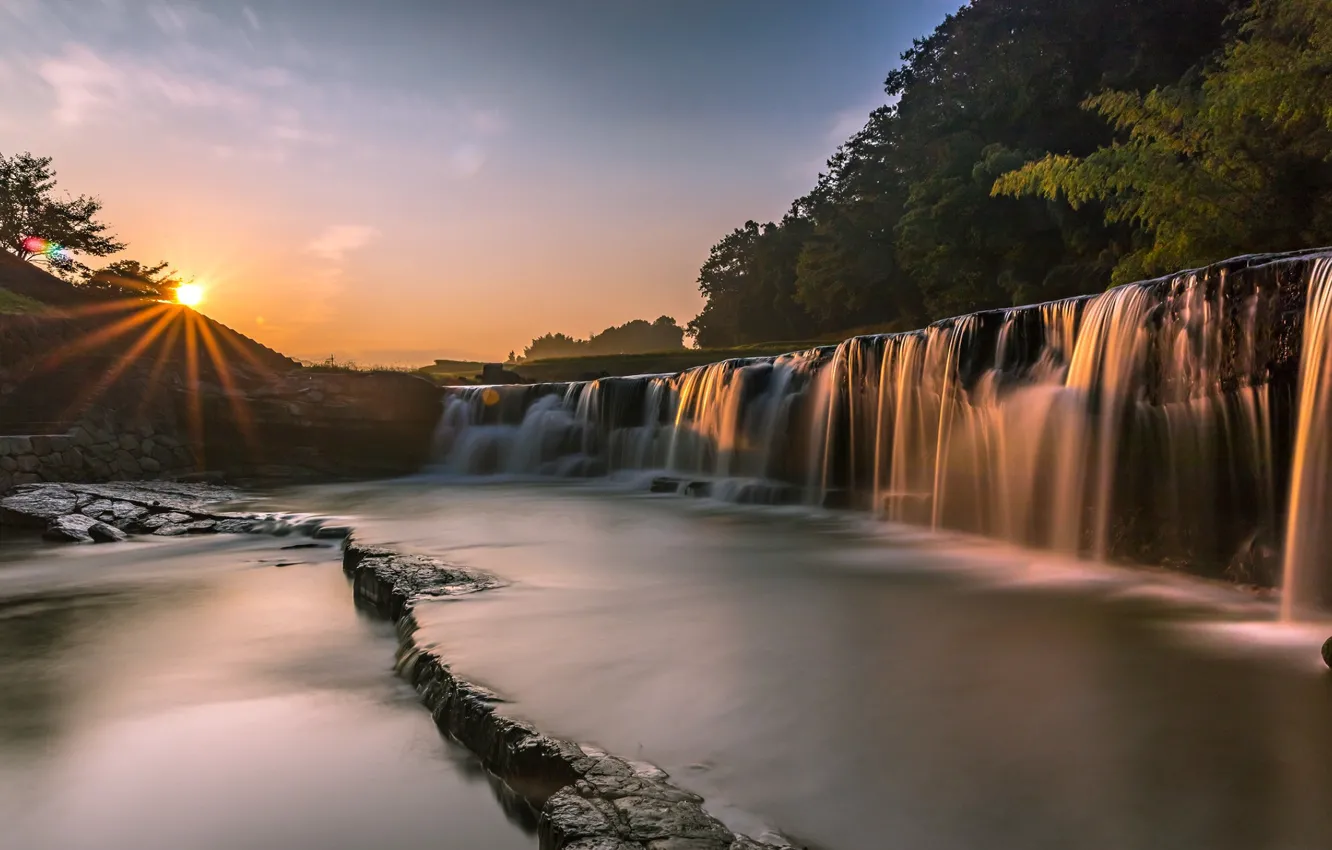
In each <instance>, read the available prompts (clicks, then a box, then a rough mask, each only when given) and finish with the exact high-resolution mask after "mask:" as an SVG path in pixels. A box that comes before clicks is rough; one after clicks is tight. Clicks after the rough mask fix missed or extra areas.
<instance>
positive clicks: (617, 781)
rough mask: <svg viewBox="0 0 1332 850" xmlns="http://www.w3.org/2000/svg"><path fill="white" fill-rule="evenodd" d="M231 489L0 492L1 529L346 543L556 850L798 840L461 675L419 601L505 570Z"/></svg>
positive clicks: (39, 487)
mask: <svg viewBox="0 0 1332 850" xmlns="http://www.w3.org/2000/svg"><path fill="white" fill-rule="evenodd" d="M243 495H244V494H242V493H240V492H239V491H235V490H229V489H226V488H223V487H216V486H212V485H202V484H186V483H176V482H140V483H115V484H29V485H24V486H21V487H19V488H18V489H17V490H16V491H14V492H13V493H11V494H10V495H9V496H7V497H6V498H4V499H3V500H0V526H9V527H15V528H23V529H29V530H38V531H41V532H42V536H43V537H44V538H46V539H47V540H51V541H56V542H70V543H103V542H116V541H121V540H125V539H128V536H129V535H131V534H151V535H155V536H166V537H174V536H179V535H185V534H226V533H232V534H243V533H251V534H256V533H258V534H265V533H266V534H278V535H282V534H291V533H296V534H301V535H305V536H309V537H314V538H322V539H337V538H346V539H345V542H344V547H343V570H344V572H346V573H347V575H348V576H349V577H350V578H351V580H352V590H353V595H354V598H355V600H356V602H357V604H358V605H360V606H362V607H363V608H368V609H370V610H371V611H373V612H374V613H375V614H377V615H378V616H381V617H384V618H386V619H389V620H392V621H394V622H395V623H396V624H397V630H398V638H399V648H398V657H397V671H398V673H399V675H401V676H402V677H403V678H404V679H406V680H407V681H408V682H410V683H411V684H412V685H413V686H414V687H415V688H416V691H417V693H418V694H419V695H420V697H421V701H422V702H423V703H424V704H425V706H426V707H427V708H428V709H429V710H430V712H431V716H432V717H433V718H434V721H435V724H436V726H438V728H439V729H440V731H441V732H442V733H443V734H445V735H446V736H448V737H450V738H452V739H454V740H456V741H458V742H460V743H461V744H462V745H464V746H465V747H467V748H468V749H469V750H471V751H472V752H473V753H475V754H476V755H477V756H478V757H479V758H480V759H481V761H482V763H483V764H484V765H485V766H486V768H487V769H488V770H489V771H491V773H493V774H494V775H495V776H497V777H498V778H499V779H500V780H502V781H503V782H504V784H505V785H506V786H507V787H508V789H510V790H511V791H512V793H513V794H514V796H515V798H516V799H517V800H518V801H520V802H521V803H522V804H524V805H526V806H530V807H531V808H532V809H533V810H534V811H536V812H539V813H540V825H539V829H538V836H539V841H540V846H541V848H542V850H763V848H779V847H781V848H790V847H791V846H792V845H791V844H790V843H789V842H786V841H785V840H783V839H782V838H781V837H780V836H765V838H766V839H768V841H769V842H770V843H762V842H759V841H755V840H754V839H752V838H749V837H747V836H743V835H737V834H735V833H732V832H731V831H730V830H729V829H727V828H726V826H725V825H724V824H722V823H721V821H719V820H717V819H716V818H714V817H712V816H711V815H709V814H708V813H707V812H706V811H705V810H704V809H703V805H702V804H703V800H702V798H701V797H699V796H697V795H695V794H692V793H690V792H688V791H685V790H683V789H681V788H678V787H676V786H675V785H673V784H671V783H670V782H669V781H668V776H667V774H666V773H665V772H664V771H662V770H660V769H659V768H656V767H654V766H652V765H649V764H645V763H642V762H633V761H629V760H626V759H621V758H617V757H616V756H614V755H611V754H608V753H606V752H604V751H602V750H600V749H596V748H594V747H589V746H586V745H583V746H580V745H578V744H576V743H574V742H572V741H565V740H561V739H558V738H553V737H551V736H548V735H545V734H542V733H541V732H539V731H537V730H536V729H535V728H534V727H532V726H531V725H530V724H528V723H525V722H523V721H521V720H517V719H515V718H512V717H509V716H506V715H505V714H504V713H502V712H501V711H500V710H499V707H500V706H501V705H502V704H503V702H504V700H503V699H502V698H501V697H499V696H498V695H497V694H495V693H493V692H491V691H489V690H487V689H485V688H483V687H480V686H479V685H476V684H473V683H471V682H467V681H465V680H463V679H460V678H458V677H457V676H455V675H454V674H453V673H452V671H451V670H450V668H449V665H448V664H447V662H446V661H444V660H443V659H442V658H440V656H439V655H438V654H436V653H435V652H434V651H433V650H431V649H429V648H427V647H424V646H421V645H419V644H418V643H417V642H416V639H415V635H416V632H417V623H416V620H415V619H414V617H413V614H412V608H413V605H414V603H415V602H416V601H417V600H423V599H439V598H444V597H456V596H462V595H466V594H471V593H477V592H481V591H485V590H491V589H494V588H497V587H500V586H501V585H502V582H501V581H499V580H498V579H497V578H496V577H494V576H491V575H488V574H485V573H481V572H479V571H476V570H469V569H466V568H462V567H459V566H456V565H451V564H445V563H444V562H442V561H439V560H436V559H434V558H430V557H427V556H422V555H411V554H404V553H399V552H396V551H393V550H391V549H386V548H383V547H377V546H366V545H363V544H360V543H358V542H356V541H355V540H354V539H353V538H352V537H351V536H350V531H349V529H348V528H347V527H345V526H339V525H330V524H327V521H326V520H325V519H323V518H320V517H308V516H307V517H302V516H296V515H287V514H262V513H246V512H237V511H228V510H226V509H225V506H226V505H227V504H228V503H234V502H237V501H239V500H240V499H241V498H243Z"/></svg>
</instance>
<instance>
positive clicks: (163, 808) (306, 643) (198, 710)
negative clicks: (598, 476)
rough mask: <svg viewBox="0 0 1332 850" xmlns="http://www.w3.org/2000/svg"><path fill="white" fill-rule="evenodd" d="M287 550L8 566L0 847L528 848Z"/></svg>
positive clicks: (21, 555)
mask: <svg viewBox="0 0 1332 850" xmlns="http://www.w3.org/2000/svg"><path fill="white" fill-rule="evenodd" d="M300 542H301V541H300V540H298V539H295V538H285V539H272V538H248V537H247V538H237V537H218V538H209V539H195V540H185V541H180V540H177V541H170V542H158V541H151V542H149V541H133V542H130V543H124V544H117V545H114V546H96V547H93V546H65V547H54V546H42V545H32V544H14V543H12V542H9V541H7V542H6V544H5V545H4V546H0V824H3V833H2V834H0V847H4V848H13V849H14V850H85V848H86V850H181V848H189V850H260V848H262V850H306V848H309V850H364V848H371V847H378V848H417V847H433V848H446V850H453V849H454V848H457V850H471V848H479V847H484V848H496V850H519V848H531V847H533V846H535V840H534V839H533V838H532V837H530V836H529V835H527V834H525V833H524V832H523V831H522V830H520V829H519V828H518V827H517V826H515V825H514V824H512V823H510V822H508V821H507V820H506V818H505V815H504V813H503V810H502V809H501V807H500V805H499V804H498V803H497V802H496V799H495V796H494V794H493V793H492V791H491V788H490V787H489V784H488V781H487V778H486V776H485V775H484V774H483V773H481V772H480V771H479V769H478V768H477V767H476V766H475V764H474V763H473V762H472V760H471V759H470V758H469V757H468V756H467V755H466V754H465V753H463V752H462V751H461V750H459V749H458V748H457V747H455V746H453V745H450V744H448V743H446V742H445V741H444V740H443V739H442V738H441V737H440V736H439V734H438V732H437V731H436V730H435V728H434V724H433V723H432V722H431V720H430V717H429V714H428V713H427V712H426V711H425V710H424V709H423V708H422V707H421V706H420V704H419V703H418V702H417V701H416V699H415V695H414V694H413V693H412V691H411V689H410V688H407V687H406V686H404V685H403V684H402V683H401V682H400V681H399V680H398V679H396V678H395V677H394V676H393V675H392V657H393V650H394V646H395V643H394V640H393V638H392V634H391V629H390V628H389V627H388V626H387V625H385V624H383V623H377V622H373V621H370V620H366V619H364V618H362V617H360V616H358V615H357V614H356V612H355V608H354V606H353V603H352V598H351V592H350V590H349V588H348V585H347V582H346V580H345V578H344V577H343V575H342V572H341V570H340V569H339V568H338V565H337V561H338V553H337V550H336V548H334V547H331V546H321V547H319V548H315V549H283V548H281V547H283V546H290V545H293V544H298V543H300ZM277 564H287V566H284V567H280V568H279V567H277V566H275V565H277Z"/></svg>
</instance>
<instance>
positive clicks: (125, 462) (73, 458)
mask: <svg viewBox="0 0 1332 850" xmlns="http://www.w3.org/2000/svg"><path fill="white" fill-rule="evenodd" d="M195 468H196V464H195V458H194V454H193V452H192V451H191V450H190V448H189V447H188V445H186V444H185V443H184V442H183V441H182V440H181V439H180V437H178V436H177V435H175V434H170V433H162V432H159V431H158V430H157V429H156V428H155V427H154V426H153V425H151V424H148V423H142V424H139V425H137V426H131V427H128V428H126V427H120V426H118V425H117V424H116V423H114V422H113V421H109V420H107V419H101V420H97V419H86V420H84V421H82V422H80V423H79V424H77V425H75V426H74V427H73V428H72V429H70V431H69V432H68V433H65V434H34V435H30V436H13V435H11V436H0V495H3V494H4V493H6V492H8V491H9V490H11V489H12V488H14V487H17V486H19V485H22V484H37V483H40V482H44V481H78V482H102V481H139V480H144V479H153V478H159V477H177V476H180V475H185V474H189V473H191V472H193V471H194V470H195Z"/></svg>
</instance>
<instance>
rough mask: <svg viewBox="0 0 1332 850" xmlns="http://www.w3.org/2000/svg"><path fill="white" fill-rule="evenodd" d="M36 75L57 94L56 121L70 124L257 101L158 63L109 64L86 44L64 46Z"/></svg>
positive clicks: (239, 105)
mask: <svg viewBox="0 0 1332 850" xmlns="http://www.w3.org/2000/svg"><path fill="white" fill-rule="evenodd" d="M38 74H39V75H40V76H41V78H42V80H44V81H45V82H46V84H47V85H49V86H50V87H51V89H52V90H53V91H54V93H55V106H54V109H53V115H54V117H55V119H56V120H57V121H58V122H60V123H61V124H66V125H78V124H83V123H86V122H88V121H91V120H93V119H95V118H97V117H99V116H102V115H106V114H110V113H114V112H116V111H118V110H121V109H126V108H131V109H134V110H135V111H136V113H137V114H136V117H137V118H142V117H143V110H144V109H152V108H154V107H175V108H189V109H224V110H231V111H237V110H244V109H248V108H252V107H254V106H255V105H256V98H255V97H254V96H253V95H252V94H250V93H248V92H247V91H245V90H244V89H241V88H238V87H236V86H232V85H229V84H226V83H219V82H216V81H214V80H211V79H208V78H206V77H202V76H198V75H194V74H187V73H179V72H176V71H174V70H172V69H170V68H168V67H167V66H165V65H160V64H151V63H150V64H143V63H135V62H130V61H125V60H123V59H121V58H117V60H116V61H115V62H110V61H108V60H107V59H105V58H103V57H102V55H101V54H99V53H97V52H96V51H94V50H93V49H92V48H90V47H88V46H87V45H84V44H70V45H66V46H65V49H64V50H63V51H62V52H61V53H59V54H57V55H55V56H51V57H49V58H47V59H45V60H43V61H42V62H41V63H40V64H39V65H38Z"/></svg>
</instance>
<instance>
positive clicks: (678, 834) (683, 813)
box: [613, 797, 734, 848]
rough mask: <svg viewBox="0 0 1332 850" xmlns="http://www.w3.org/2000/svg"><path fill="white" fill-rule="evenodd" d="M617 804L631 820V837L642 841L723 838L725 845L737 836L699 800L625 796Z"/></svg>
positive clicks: (718, 839) (718, 840) (719, 839)
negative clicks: (695, 801) (703, 806)
mask: <svg viewBox="0 0 1332 850" xmlns="http://www.w3.org/2000/svg"><path fill="white" fill-rule="evenodd" d="M613 805H614V806H615V809H616V811H618V812H620V814H621V815H622V817H623V818H624V820H625V822H626V823H627V824H628V829H629V833H628V836H627V837H628V838H632V839H637V840H640V841H650V840H653V839H662V838H695V839H703V840H707V841H717V842H721V843H722V847H723V848H725V847H726V846H727V845H729V844H730V843H731V841H732V839H733V838H734V836H733V835H732V834H731V831H730V830H728V829H727V828H726V827H725V826H723V825H722V823H721V821H718V820H717V819H716V818H713V817H712V816H710V815H709V814H708V813H707V812H705V811H703V809H702V807H700V806H699V805H698V804H697V803H693V802H681V803H668V802H665V801H662V800H657V799H652V798H648V797H621V798H620V799H618V800H615V801H614V802H613Z"/></svg>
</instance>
